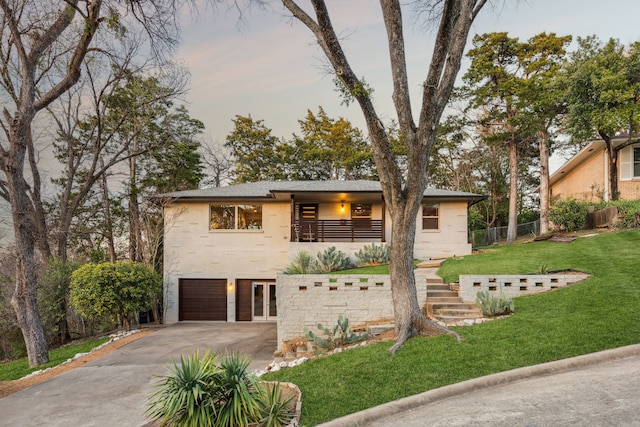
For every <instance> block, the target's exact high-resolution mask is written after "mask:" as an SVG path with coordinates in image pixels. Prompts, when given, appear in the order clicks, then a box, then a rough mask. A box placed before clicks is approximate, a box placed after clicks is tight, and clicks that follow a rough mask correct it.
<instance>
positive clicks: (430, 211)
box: [422, 203, 440, 230]
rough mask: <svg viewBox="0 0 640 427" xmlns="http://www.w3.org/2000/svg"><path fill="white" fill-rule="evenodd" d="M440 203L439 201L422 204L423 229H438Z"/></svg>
mask: <svg viewBox="0 0 640 427" xmlns="http://www.w3.org/2000/svg"><path fill="white" fill-rule="evenodd" d="M439 213H440V205H438V204H437V203H423V204H422V229H423V230H437V229H438V217H439Z"/></svg>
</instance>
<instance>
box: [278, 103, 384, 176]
mask: <svg viewBox="0 0 640 427" xmlns="http://www.w3.org/2000/svg"><path fill="white" fill-rule="evenodd" d="M298 123H299V124H300V131H301V136H300V137H298V136H296V135H295V134H294V136H293V142H292V145H293V149H292V154H291V156H290V158H291V160H290V164H292V165H294V166H293V167H294V170H293V171H292V174H293V178H295V179H335V180H351V179H375V178H376V177H377V174H376V172H375V164H374V162H373V155H372V153H371V147H370V145H369V143H368V142H367V140H366V139H365V138H364V137H363V136H362V132H361V131H360V130H359V129H358V128H355V127H353V126H352V125H351V122H349V121H348V120H345V119H344V118H339V119H337V120H336V119H331V118H329V116H328V115H327V113H326V112H325V111H324V109H323V108H322V107H319V108H318V114H317V116H316V115H314V114H313V112H312V111H311V110H307V116H306V118H305V119H304V120H298ZM294 153H295V154H294Z"/></svg>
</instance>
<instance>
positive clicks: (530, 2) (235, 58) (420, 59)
mask: <svg viewBox="0 0 640 427" xmlns="http://www.w3.org/2000/svg"><path fill="white" fill-rule="evenodd" d="M308 3H309V2H308V1H300V4H302V5H305V4H306V5H308ZM327 3H328V7H329V12H330V13H331V14H332V21H333V23H334V26H335V27H336V32H337V33H338V34H339V36H340V37H342V38H343V44H344V49H345V52H346V54H347V58H349V61H350V63H351V66H352V68H353V69H354V71H355V73H356V75H358V76H360V77H364V79H365V80H366V81H367V83H369V84H370V86H371V87H372V88H373V89H374V92H373V101H374V104H375V106H376V109H377V111H378V114H379V116H380V117H381V118H382V120H383V121H384V122H385V123H388V122H390V121H391V119H393V118H394V117H395V113H394V110H393V104H392V101H391V90H392V88H391V79H390V71H389V69H390V66H389V60H388V54H387V51H386V33H385V30H384V25H383V22H382V17H381V14H380V5H379V1H377V0H339V1H328V2H327ZM270 5H271V9H270V10H268V11H264V10H259V9H257V8H256V9H253V10H252V11H250V12H248V13H246V14H245V20H244V22H243V23H242V24H241V25H239V22H238V14H237V13H236V12H235V11H228V12H226V11H225V10H222V9H218V10H214V11H212V10H201V11H199V13H198V14H197V17H196V18H193V17H185V18H184V19H183V34H182V44H181V47H180V48H179V50H178V51H177V55H176V56H177V58H178V60H179V61H181V62H182V64H183V65H184V66H186V67H187V68H188V69H189V71H190V73H191V90H190V92H189V93H188V95H187V96H186V98H185V101H186V102H187V107H188V108H189V110H190V112H191V115H192V116H193V117H195V118H197V119H199V120H201V121H202V122H203V123H204V124H205V127H206V135H207V137H208V138H209V139H210V141H211V142H212V143H214V144H215V143H218V144H223V143H224V141H225V138H226V136H227V135H228V134H229V133H230V132H231V131H232V130H233V123H232V120H233V118H234V117H235V116H236V115H242V116H248V115H250V116H251V117H252V118H253V119H254V120H263V121H264V124H265V126H267V127H268V128H271V129H272V134H273V135H274V136H276V137H282V138H290V137H291V135H292V134H293V133H296V132H297V133H299V124H298V120H300V119H304V117H305V116H306V113H307V110H308V109H310V110H312V111H313V112H314V113H317V111H318V107H320V106H321V107H322V108H324V110H325V111H326V112H327V114H328V115H329V117H331V118H338V117H344V118H345V119H348V120H349V121H350V122H351V123H352V124H354V125H355V126H357V127H359V128H360V129H362V130H363V131H365V133H366V127H365V124H364V120H363V118H362V113H361V111H360V109H359V107H358V106H357V104H352V105H350V106H348V107H347V106H344V105H341V99H340V97H339V95H338V93H337V92H336V90H335V86H334V84H333V82H332V77H331V75H330V74H329V73H328V72H327V62H326V61H325V60H324V57H323V54H322V52H321V51H320V49H319V48H318V46H317V45H316V44H315V42H314V39H313V37H312V34H311V32H310V31H309V30H308V29H307V28H306V27H304V26H303V25H302V24H301V23H300V22H298V21H295V20H293V19H292V18H290V14H288V13H287V11H285V9H284V8H283V7H282V6H281V3H280V2H279V1H272V2H271V3H270ZM303 7H304V6H303ZM403 13H404V21H405V39H406V42H407V49H406V55H407V66H408V70H409V86H410V88H411V91H412V103H413V105H412V107H413V110H414V116H415V117H417V115H418V111H419V99H420V96H421V82H422V81H423V80H424V78H425V77H426V74H427V70H428V64H429V61H430V56H431V50H432V47H433V39H434V38H435V37H434V32H435V30H433V29H430V28H425V27H424V26H423V25H422V22H421V21H419V20H418V19H417V18H416V16H415V15H414V14H412V10H411V9H410V8H408V7H407V8H405V9H404V12H403ZM638 17H640V2H639V1H637V0H609V1H595V0H519V1H517V0H504V1H502V0H499V1H496V0H494V1H493V3H492V4H491V3H490V4H488V5H486V6H485V8H483V10H482V11H481V12H480V15H479V16H478V18H477V19H476V22H475V23H474V25H473V27H472V29H471V32H470V36H469V42H468V44H467V48H468V47H469V46H470V40H471V38H472V37H473V35H474V34H482V33H488V32H495V31H507V32H508V33H509V35H510V36H512V37H519V38H520V39H522V40H526V39H528V38H530V37H532V36H534V35H536V34H539V33H541V32H554V33H556V34H557V35H572V36H573V37H574V40H575V38H576V37H577V36H580V37H585V36H588V35H593V34H595V35H597V36H598V37H599V38H600V39H601V40H608V39H609V38H611V37H613V38H616V39H619V40H620V41H621V42H622V43H624V44H629V43H631V42H633V41H637V40H640V25H639V24H638ZM572 47H575V42H574V43H573V44H572ZM466 65H468V61H464V62H463V65H462V67H463V69H462V70H461V72H460V75H459V78H460V76H461V75H462V74H463V73H464V67H465V66H466ZM416 120H417V119H416ZM555 163H556V165H555V166H556V167H557V166H559V165H560V163H561V160H559V159H556V160H555ZM552 167H553V165H552Z"/></svg>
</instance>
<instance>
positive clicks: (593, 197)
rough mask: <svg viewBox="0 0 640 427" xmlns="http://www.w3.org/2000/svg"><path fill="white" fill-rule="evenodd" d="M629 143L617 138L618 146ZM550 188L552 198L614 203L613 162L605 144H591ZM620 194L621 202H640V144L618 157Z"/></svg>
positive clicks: (553, 177)
mask: <svg viewBox="0 0 640 427" xmlns="http://www.w3.org/2000/svg"><path fill="white" fill-rule="evenodd" d="M625 141H626V138H618V139H617V140H616V139H614V140H613V142H614V146H617V145H619V144H622V143H623V142H625ZM549 185H550V189H551V197H552V198H559V199H565V198H567V197H570V196H571V197H574V198H576V199H578V200H584V201H588V202H599V201H601V200H605V201H608V200H610V199H611V194H610V188H609V161H608V156H607V150H606V146H605V143H604V141H602V140H597V141H592V142H590V143H589V144H588V145H587V146H586V147H584V148H583V149H582V150H581V151H580V152H579V153H578V154H576V155H575V156H573V157H572V158H571V159H569V160H568V161H567V162H566V163H565V164H564V165H563V166H562V167H561V168H560V169H558V170H557V171H556V172H554V173H553V175H551V177H550V179H549ZM618 191H619V192H620V199H624V200H637V199H640V144H634V145H630V146H628V147H625V148H623V149H622V150H620V152H619V154H618Z"/></svg>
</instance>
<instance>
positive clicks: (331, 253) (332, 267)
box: [318, 246, 352, 273]
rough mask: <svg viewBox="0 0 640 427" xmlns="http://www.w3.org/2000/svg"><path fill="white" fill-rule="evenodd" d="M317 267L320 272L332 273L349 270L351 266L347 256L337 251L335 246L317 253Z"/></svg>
mask: <svg viewBox="0 0 640 427" xmlns="http://www.w3.org/2000/svg"><path fill="white" fill-rule="evenodd" d="M318 266H319V268H320V270H321V271H323V272H326V273H331V272H332V271H338V270H346V269H347V268H351V267H352V264H351V259H350V258H349V257H348V256H347V254H345V253H344V252H342V251H337V250H336V247H335V246H331V247H330V248H327V249H326V250H325V251H324V252H318Z"/></svg>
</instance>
